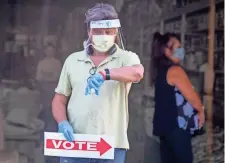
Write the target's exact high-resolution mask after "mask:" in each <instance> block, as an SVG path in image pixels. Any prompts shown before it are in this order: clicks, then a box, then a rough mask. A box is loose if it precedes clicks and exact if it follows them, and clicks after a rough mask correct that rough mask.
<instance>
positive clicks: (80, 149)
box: [44, 132, 114, 159]
mask: <svg viewBox="0 0 225 163" xmlns="http://www.w3.org/2000/svg"><path fill="white" fill-rule="evenodd" d="M74 138H75V141H73V142H69V141H67V140H66V139H65V138H64V136H63V134H61V133H54V132H45V145H44V154H45V155H46V156H59V157H77V158H79V157H81V158H98V159H114V148H113V139H112V137H110V136H106V135H83V134H74Z"/></svg>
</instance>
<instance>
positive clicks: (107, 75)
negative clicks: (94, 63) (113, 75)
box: [105, 68, 110, 80]
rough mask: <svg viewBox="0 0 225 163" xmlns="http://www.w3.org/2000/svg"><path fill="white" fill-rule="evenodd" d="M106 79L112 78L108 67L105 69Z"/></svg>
mask: <svg viewBox="0 0 225 163" xmlns="http://www.w3.org/2000/svg"><path fill="white" fill-rule="evenodd" d="M105 76H106V80H110V71H109V69H108V68H106V69H105Z"/></svg>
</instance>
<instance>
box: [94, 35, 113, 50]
mask: <svg viewBox="0 0 225 163" xmlns="http://www.w3.org/2000/svg"><path fill="white" fill-rule="evenodd" d="M92 41H93V44H92V46H93V47H94V48H95V49H96V50H97V51H99V52H107V51H108V50H109V49H110V48H111V47H112V46H113V45H114V44H115V35H92Z"/></svg>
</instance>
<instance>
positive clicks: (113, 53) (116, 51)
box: [77, 44, 121, 62]
mask: <svg viewBox="0 0 225 163" xmlns="http://www.w3.org/2000/svg"><path fill="white" fill-rule="evenodd" d="M119 51H121V49H120V48H119V46H118V45H117V44H115V45H114V46H113V47H112V48H110V49H109V54H110V55H109V58H110V59H116V58H118V57H119ZM83 54H84V55H82V56H80V57H79V58H77V60H78V61H83V62H91V59H90V56H89V55H88V54H87V52H86V50H85V49H84V50H83Z"/></svg>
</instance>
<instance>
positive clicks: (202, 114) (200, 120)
mask: <svg viewBox="0 0 225 163" xmlns="http://www.w3.org/2000/svg"><path fill="white" fill-rule="evenodd" d="M204 123H205V112H204V111H201V112H198V126H199V129H200V128H202V127H203V125H204Z"/></svg>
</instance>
